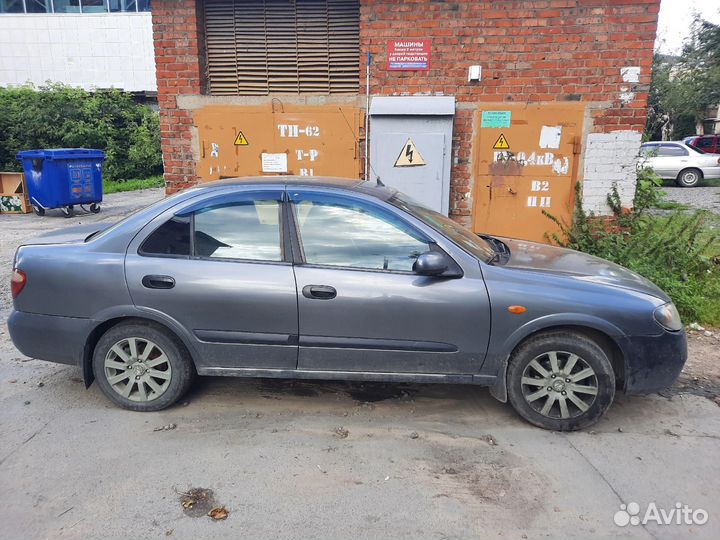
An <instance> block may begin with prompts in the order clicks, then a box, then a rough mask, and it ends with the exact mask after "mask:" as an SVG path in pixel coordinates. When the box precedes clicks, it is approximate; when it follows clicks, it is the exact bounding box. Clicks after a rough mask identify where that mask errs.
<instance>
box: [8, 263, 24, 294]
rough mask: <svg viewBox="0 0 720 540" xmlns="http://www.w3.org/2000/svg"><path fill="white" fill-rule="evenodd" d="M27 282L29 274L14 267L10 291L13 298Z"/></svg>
mask: <svg viewBox="0 0 720 540" xmlns="http://www.w3.org/2000/svg"><path fill="white" fill-rule="evenodd" d="M26 283H27V276H26V275H25V272H23V271H22V270H18V269H17V268H14V269H13V273H12V278H11V279H10V292H11V293H12V297H13V298H17V296H18V294H20V293H21V292H22V290H23V288H24V287H25V284H26Z"/></svg>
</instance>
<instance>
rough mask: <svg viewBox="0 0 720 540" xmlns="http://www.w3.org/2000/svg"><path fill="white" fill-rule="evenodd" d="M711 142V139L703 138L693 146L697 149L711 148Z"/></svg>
mask: <svg viewBox="0 0 720 540" xmlns="http://www.w3.org/2000/svg"><path fill="white" fill-rule="evenodd" d="M712 145H713V140H712V138H711V137H703V138H702V139H700V140H699V141H698V142H697V144H696V145H695V146H697V147H698V148H703V149H705V148H712Z"/></svg>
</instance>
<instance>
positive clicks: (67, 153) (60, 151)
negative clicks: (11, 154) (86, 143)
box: [15, 148, 105, 159]
mask: <svg viewBox="0 0 720 540" xmlns="http://www.w3.org/2000/svg"><path fill="white" fill-rule="evenodd" d="M15 157H16V158H17V159H37V158H43V159H93V158H95V159H98V158H99V159H105V152H103V151H102V150H95V149H93V148H47V149H43V150H25V151H23V152H18V153H17V156H15Z"/></svg>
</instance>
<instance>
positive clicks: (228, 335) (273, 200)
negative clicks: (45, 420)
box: [125, 188, 298, 370]
mask: <svg viewBox="0 0 720 540" xmlns="http://www.w3.org/2000/svg"><path fill="white" fill-rule="evenodd" d="M283 197H284V190H283V189H282V188H276V189H257V190H251V191H234V192H229V193H224V194H221V195H215V196H211V197H209V198H205V199H203V200H201V201H199V202H192V203H189V204H187V205H186V206H185V207H184V208H180V209H172V210H169V211H167V212H165V213H163V214H161V215H160V216H158V217H157V218H155V219H154V220H153V221H151V222H150V223H149V224H148V225H147V226H146V227H145V228H144V229H143V230H142V231H141V232H140V234H138V236H137V237H136V238H135V239H134V240H133V242H132V243H131V244H130V246H129V248H128V252H127V255H126V259H125V274H126V278H127V283H128V287H129V289H130V294H131V296H132V299H133V302H134V303H135V305H136V306H138V307H140V308H141V309H146V310H151V311H153V312H155V313H158V314H160V315H161V316H162V317H164V318H169V319H171V320H172V321H174V322H175V324H179V325H180V326H181V327H183V328H184V329H185V331H186V335H188V336H189V339H191V340H192V341H193V344H194V346H195V347H196V348H197V350H198V352H199V353H200V357H201V358H199V359H198V367H199V368H213V369H215V370H218V369H219V370H222V369H233V368H283V369H295V367H296V364H297V331H298V321H297V293H296V289H295V277H294V274H293V268H292V264H291V262H290V260H289V252H288V250H286V249H285V242H284V240H283V217H282V216H283V204H282V200H283ZM193 201H197V199H193Z"/></svg>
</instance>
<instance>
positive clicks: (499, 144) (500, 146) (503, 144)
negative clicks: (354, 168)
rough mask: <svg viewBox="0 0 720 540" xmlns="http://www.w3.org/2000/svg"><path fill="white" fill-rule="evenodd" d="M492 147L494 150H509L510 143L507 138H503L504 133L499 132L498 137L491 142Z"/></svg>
mask: <svg viewBox="0 0 720 540" xmlns="http://www.w3.org/2000/svg"><path fill="white" fill-rule="evenodd" d="M493 149H495V150H509V149H510V144H509V143H508V141H507V139H506V138H505V135H504V134H502V133H501V134H500V136H499V137H498V140H497V141H495V144H493Z"/></svg>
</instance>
